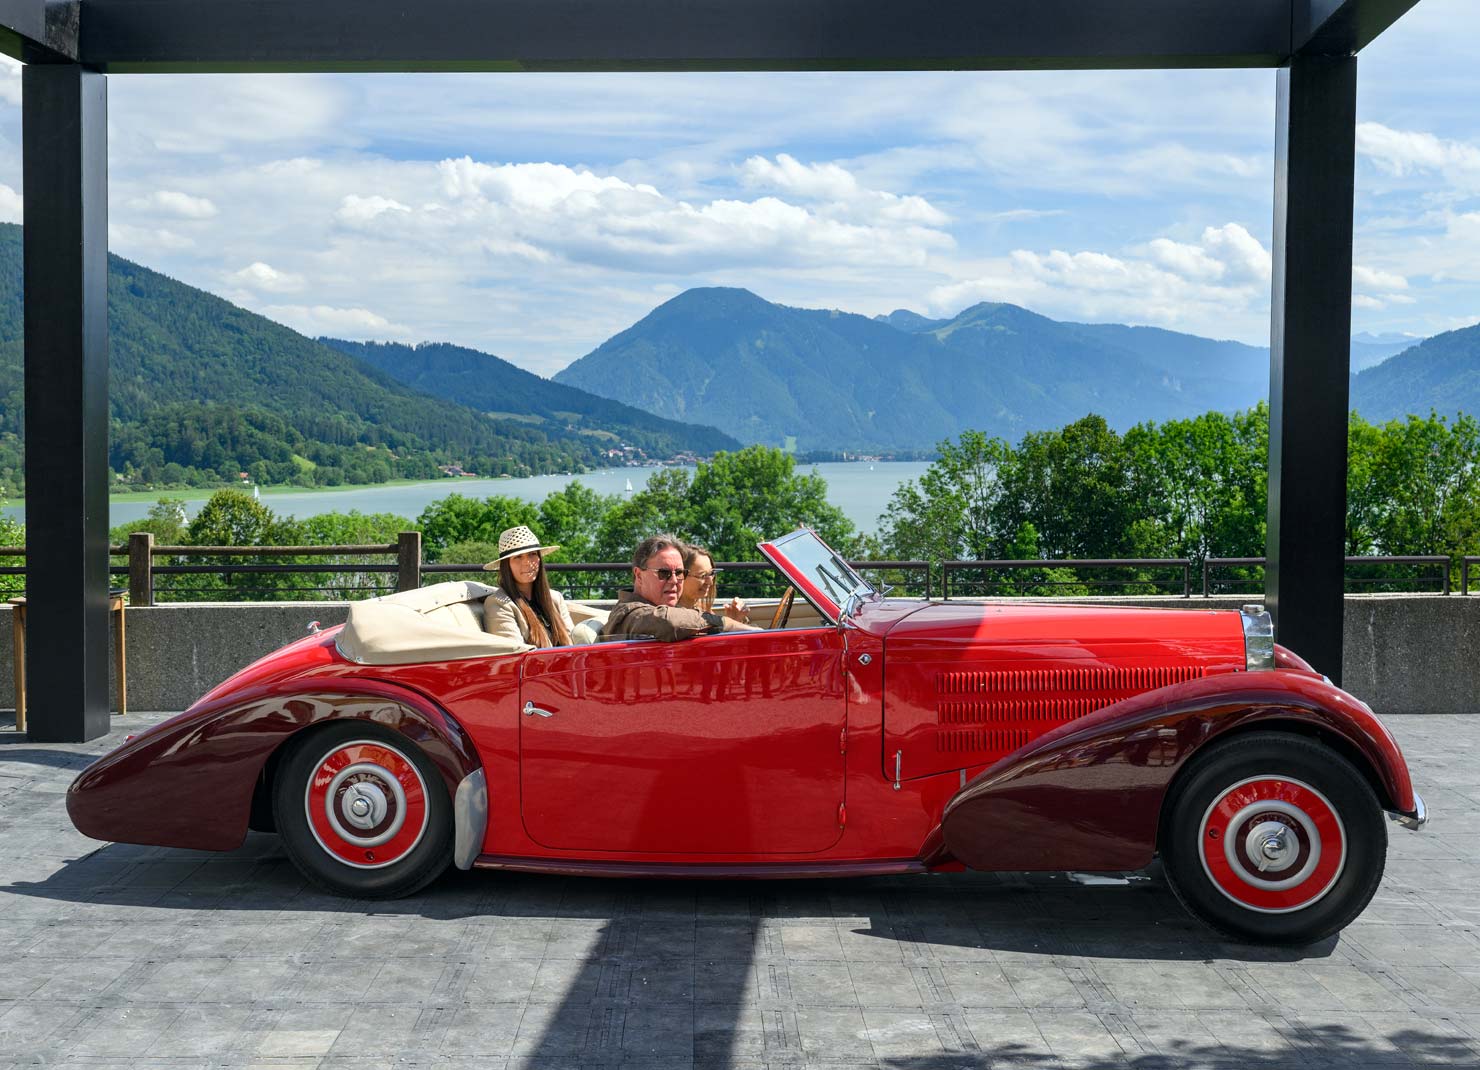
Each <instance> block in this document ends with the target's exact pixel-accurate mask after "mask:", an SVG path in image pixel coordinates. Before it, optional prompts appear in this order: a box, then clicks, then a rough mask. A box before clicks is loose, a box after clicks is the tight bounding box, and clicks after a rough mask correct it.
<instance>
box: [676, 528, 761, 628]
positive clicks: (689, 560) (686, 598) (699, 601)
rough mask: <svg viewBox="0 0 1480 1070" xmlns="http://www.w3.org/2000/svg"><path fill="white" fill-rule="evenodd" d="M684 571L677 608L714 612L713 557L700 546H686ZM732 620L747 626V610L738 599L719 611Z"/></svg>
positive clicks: (748, 620) (748, 612) (748, 617)
mask: <svg viewBox="0 0 1480 1070" xmlns="http://www.w3.org/2000/svg"><path fill="white" fill-rule="evenodd" d="M683 567H684V568H685V569H687V570H688V575H687V576H685V577H684V580H683V592H682V593H681V594H680V595H679V596H678V604H679V605H680V606H682V607H683V608H684V609H697V610H698V611H699V612H701V613H711V612H713V611H714V590H715V583H714V581H715V577H716V575H717V574H718V573H719V569H717V568H715V567H714V555H713V554H711V553H710V552H709V551H708V550H706V549H704V547H702V546H695V545H694V544H693V543H689V544H688V545H686V546H685V547H684V549H683ZM720 612H722V613H724V615H725V616H727V617H729V618H731V619H732V620H738V621H742V622H743V623H745V624H749V623H750V610H749V609H747V608H746V607H745V603H744V602H742V601H741V600H740V599H739V597H738V596H737V597H735V598H731V599H730V600H729V601H728V602H726V603H725V605H724V608H723V609H722V610H721V611H720Z"/></svg>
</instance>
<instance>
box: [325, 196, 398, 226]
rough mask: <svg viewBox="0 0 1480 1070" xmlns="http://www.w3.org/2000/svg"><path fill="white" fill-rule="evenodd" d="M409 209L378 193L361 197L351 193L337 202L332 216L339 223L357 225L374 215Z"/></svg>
mask: <svg viewBox="0 0 1480 1070" xmlns="http://www.w3.org/2000/svg"><path fill="white" fill-rule="evenodd" d="M409 211H411V209H410V208H409V207H407V206H406V205H404V204H402V203H401V202H400V201H396V200H392V199H391V198H389V197H381V196H379V195H375V196H371V197H361V196H359V195H357V194H354V193H351V194H349V195H348V196H346V197H345V198H344V199H343V200H342V201H340V202H339V210H338V211H337V212H335V213H334V216H335V218H336V219H338V220H339V221H340V222H341V223H348V224H349V225H351V226H359V225H362V224H365V223H369V222H370V221H371V220H373V219H375V217H376V216H380V215H384V214H385V213H386V212H409Z"/></svg>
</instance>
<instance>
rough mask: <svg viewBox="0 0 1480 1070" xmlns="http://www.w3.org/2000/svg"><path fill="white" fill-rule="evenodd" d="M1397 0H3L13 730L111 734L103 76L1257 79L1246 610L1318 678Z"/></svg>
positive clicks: (1336, 607) (1340, 514)
mask: <svg viewBox="0 0 1480 1070" xmlns="http://www.w3.org/2000/svg"><path fill="white" fill-rule="evenodd" d="M1417 2H1418V0H917V2H915V3H913V4H901V3H899V2H898V0H621V2H618V0H417V2H416V3H414V4H413V3H409V2H407V0H0V52H4V53H6V54H8V55H10V56H13V57H15V58H17V59H19V60H21V61H22V62H24V63H25V64H26V67H25V71H24V73H23V79H22V93H23V98H22V109H23V110H22V122H23V127H24V135H23V151H24V157H25V158H24V192H25V197H26V201H25V224H24V229H25V242H24V244H25V356H26V370H25V382H26V487H27V521H28V536H29V539H28V579H27V588H28V593H29V595H30V611H29V622H28V631H29V633H30V635H31V643H30V645H29V647H28V650H27V663H28V673H27V675H28V676H29V678H30V679H31V680H32V681H33V682H36V681H45V682H46V684H45V687H44V688H43V687H35V686H33V691H34V694H33V696H32V698H31V710H32V714H31V718H32V732H31V734H32V737H33V738H35V739H45V740H84V739H91V738H94V737H96V736H98V735H101V734H103V733H104V732H105V731H107V729H108V714H107V708H108V701H107V689H108V676H107V665H108V661H107V653H108V630H107V627H108V622H107V600H106V591H107V586H108V572H107V566H108V556H107V526H108V525H107V512H108V511H107V486H106V482H107V435H108V427H107V417H108V401H107V377H108V354H107V239H108V228H107V211H108V209H107V201H108V197H107V192H108V191H107V138H106V125H107V124H106V119H107V89H106V78H107V76H108V75H110V74H114V75H126V74H129V73H135V72H154V73H161V72H162V73H199V72H228V71H230V72H283V71H685V70H703V71H755V70H777V71H808V70H828V71H837V70H1034V69H1044V70H1070V69H1111V68H1211V67H1268V68H1273V69H1275V70H1277V72H1278V74H1277V78H1278V93H1277V101H1276V108H1275V116H1274V120H1275V123H1274V125H1275V135H1276V136H1275V196H1274V204H1275V215H1274V249H1273V259H1274V282H1273V294H1272V314H1271V325H1270V337H1271V361H1270V458H1269V489H1270V494H1269V532H1268V551H1267V552H1268V566H1267V569H1266V586H1267V591H1266V595H1267V601H1268V603H1269V604H1270V607H1271V609H1272V611H1273V612H1274V613H1275V614H1276V620H1277V622H1278V624H1279V627H1280V635H1281V639H1282V641H1283V642H1284V643H1285V644H1286V645H1288V646H1290V647H1292V648H1294V649H1296V650H1299V651H1300V652H1301V653H1302V654H1303V655H1304V656H1305V657H1306V658H1307V659H1308V660H1309V661H1311V662H1312V663H1313V664H1315V665H1316V666H1317V667H1318V668H1320V669H1321V670H1322V671H1324V672H1326V673H1327V674H1328V675H1329V676H1331V677H1332V678H1333V679H1338V680H1339V678H1340V671H1341V643H1342V564H1343V549H1344V532H1345V514H1346V500H1345V486H1346V480H1345V474H1346V421H1347V400H1348V396H1347V395H1348V386H1347V383H1348V379H1347V373H1348V359H1349V358H1348V342H1349V335H1350V326H1351V254H1352V189H1353V168H1354V162H1355V156H1354V130H1355V122H1356V63H1357V60H1356V55H1357V53H1358V52H1359V51H1360V50H1361V49H1362V48H1364V47H1365V46H1366V45H1367V44H1369V43H1370V42H1371V41H1372V40H1373V39H1374V38H1376V37H1377V36H1378V35H1379V34H1381V33H1382V32H1383V30H1385V29H1387V27H1388V26H1390V25H1391V24H1392V23H1393V22H1394V21H1395V20H1397V19H1398V18H1399V17H1400V16H1402V15H1403V14H1404V13H1405V12H1406V11H1408V10H1409V9H1410V8H1411V7H1413V6H1414V5H1415V4H1416V3H1417Z"/></svg>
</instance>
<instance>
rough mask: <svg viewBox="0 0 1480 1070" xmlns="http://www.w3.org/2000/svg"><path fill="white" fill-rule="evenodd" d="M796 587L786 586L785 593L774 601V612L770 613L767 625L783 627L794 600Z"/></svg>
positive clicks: (789, 614)
mask: <svg viewBox="0 0 1480 1070" xmlns="http://www.w3.org/2000/svg"><path fill="white" fill-rule="evenodd" d="M796 597H797V589H796V588H795V587H788V588H787V589H786V593H785V594H783V595H782V596H781V601H779V602H777V603H776V612H775V613H772V614H771V623H770V625H769V627H772V628H785V627H786V621H787V619H788V618H789V617H790V616H791V604H792V603H793V602H795V601H796Z"/></svg>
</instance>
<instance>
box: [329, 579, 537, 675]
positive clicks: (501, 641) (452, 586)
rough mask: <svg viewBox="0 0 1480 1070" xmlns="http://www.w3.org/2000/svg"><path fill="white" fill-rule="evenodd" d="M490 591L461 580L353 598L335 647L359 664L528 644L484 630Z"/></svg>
mask: <svg viewBox="0 0 1480 1070" xmlns="http://www.w3.org/2000/svg"><path fill="white" fill-rule="evenodd" d="M493 591H494V589H493V588H492V587H490V586H489V585H488V584H486V583H475V582H473V581H472V580H462V581H457V582H452V583H436V584H433V585H432V586H430V587H422V588H420V589H419V590H415V591H402V592H400V593H399V594H392V595H386V596H385V597H384V598H372V599H369V600H367V601H364V602H352V603H350V607H349V620H348V621H347V622H346V623H345V625H344V630H343V631H341V632H340V633H339V641H338V645H339V652H340V653H341V654H343V655H344V656H345V657H346V658H348V659H349V660H350V661H355V662H359V663H360V664H361V665H409V664H414V663H416V662H420V661H458V660H461V659H464V658H486V657H491V656H493V655H495V654H515V653H518V652H519V651H521V650H529V649H531V648H530V647H528V646H526V645H524V644H522V643H511V642H509V641H508V640H507V639H505V638H502V637H501V636H497V635H489V634H488V633H487V632H485V631H484V630H483V599H485V598H487V597H488V596H489V595H491V594H492V593H493Z"/></svg>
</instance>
